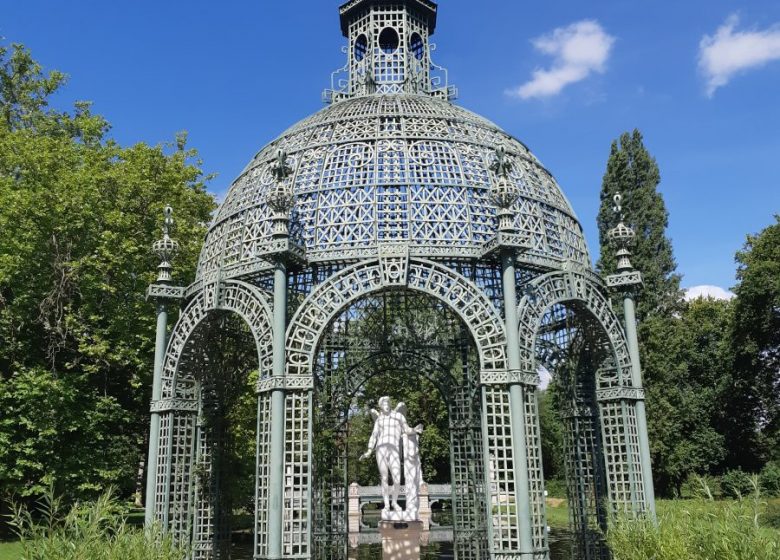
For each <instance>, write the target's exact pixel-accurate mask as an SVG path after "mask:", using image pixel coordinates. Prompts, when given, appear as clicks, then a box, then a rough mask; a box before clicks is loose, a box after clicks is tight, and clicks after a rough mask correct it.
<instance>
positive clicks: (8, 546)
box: [0, 542, 22, 560]
mask: <svg viewBox="0 0 780 560" xmlns="http://www.w3.org/2000/svg"><path fill="white" fill-rule="evenodd" d="M21 553H22V546H21V545H20V544H19V543H18V542H0V560H19V556H20V555H21Z"/></svg>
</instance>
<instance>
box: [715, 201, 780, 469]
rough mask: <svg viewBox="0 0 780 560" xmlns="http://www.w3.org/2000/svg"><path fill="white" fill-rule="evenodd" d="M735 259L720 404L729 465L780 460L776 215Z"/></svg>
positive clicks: (779, 231) (779, 225)
mask: <svg viewBox="0 0 780 560" xmlns="http://www.w3.org/2000/svg"><path fill="white" fill-rule="evenodd" d="M775 220H776V223H774V224H772V225H770V226H769V227H767V228H765V229H764V230H763V231H761V232H760V233H759V234H758V235H751V236H748V238H747V241H746V243H745V245H744V247H743V249H742V250H741V251H739V252H738V253H737V255H736V261H737V265H738V268H737V280H738V284H737V286H736V287H735V288H734V292H735V294H736V296H737V297H736V299H735V302H734V324H733V328H732V332H731V341H732V352H733V367H732V369H731V373H732V378H731V379H730V386H729V395H730V397H731V398H729V399H728V400H727V401H725V402H724V410H725V415H724V431H725V433H726V437H727V440H728V445H729V458H728V463H729V466H732V467H742V468H745V469H748V470H753V471H755V470H758V469H759V468H760V467H761V465H762V464H763V463H764V462H766V461H767V460H768V459H775V460H777V459H779V458H780V217H778V216H776V217H775Z"/></svg>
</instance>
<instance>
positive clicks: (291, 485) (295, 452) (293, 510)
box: [282, 391, 312, 558]
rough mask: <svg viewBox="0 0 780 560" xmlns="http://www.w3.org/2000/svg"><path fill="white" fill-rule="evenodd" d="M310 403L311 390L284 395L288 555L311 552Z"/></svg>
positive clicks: (285, 546)
mask: <svg viewBox="0 0 780 560" xmlns="http://www.w3.org/2000/svg"><path fill="white" fill-rule="evenodd" d="M311 406H312V403H311V393H309V392H308V391H288V392H287V394H286V395H285V417H284V418H285V426H284V445H285V452H284V495H283V498H282V510H283V520H282V553H283V554H284V556H285V557H288V558H291V557H294V558H306V557H308V556H309V555H310V554H311V550H310V541H309V537H310V531H311V507H312V504H311V503H310V497H311V470H310V468H311V429H312V410H311Z"/></svg>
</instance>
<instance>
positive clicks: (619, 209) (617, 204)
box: [612, 193, 623, 222]
mask: <svg viewBox="0 0 780 560" xmlns="http://www.w3.org/2000/svg"><path fill="white" fill-rule="evenodd" d="M612 200H614V201H615V205H614V206H613V207H612V211H613V212H614V213H615V214H617V215H618V221H620V222H622V221H623V206H622V205H621V204H620V203H621V202H622V201H623V195H621V194H620V193H617V194H615V196H613V197H612Z"/></svg>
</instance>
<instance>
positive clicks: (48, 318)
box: [0, 45, 214, 501]
mask: <svg viewBox="0 0 780 560" xmlns="http://www.w3.org/2000/svg"><path fill="white" fill-rule="evenodd" d="M64 81H65V77H64V76H63V75H62V74H61V73H58V72H52V73H50V74H48V75H45V74H44V73H43V72H42V69H41V67H40V65H39V64H37V63H36V62H35V61H34V60H33V59H32V57H31V55H30V54H29V52H28V51H27V50H26V49H24V47H22V46H20V45H14V46H13V47H12V49H10V50H9V49H7V48H0V230H2V231H3V232H4V234H3V235H2V236H0V401H2V420H1V421H0V488H2V492H3V495H2V496H0V501H2V499H4V498H7V497H8V495H9V494H11V493H17V494H21V495H31V496H32V495H35V494H38V493H39V492H40V490H41V488H42V487H43V486H46V485H48V484H49V483H50V482H51V483H52V484H54V486H55V489H56V491H58V492H60V493H62V492H67V493H69V494H70V495H83V494H85V493H90V492H92V491H95V490H97V489H98V488H100V487H104V486H105V485H107V484H116V485H119V486H120V487H122V488H123V489H125V490H127V481H128V480H130V481H132V476H128V474H127V473H128V472H133V470H134V466H135V465H136V464H137V462H138V460H139V458H140V457H141V456H142V455H143V454H144V447H143V436H144V434H145V432H146V431H147V430H148V402H149V398H150V391H151V370H152V354H153V348H154V328H155V321H154V308H153V306H152V305H151V304H150V303H147V302H146V301H145V300H144V292H145V289H146V287H147V285H148V284H149V283H150V282H152V281H153V280H154V278H155V268H156V266H157V264H158V263H157V262H156V257H155V256H154V255H153V254H151V251H150V246H151V244H152V242H153V241H154V240H155V239H157V238H159V237H160V222H161V215H162V209H163V207H164V206H165V205H166V204H171V205H173V206H174V208H175V209H176V218H177V227H176V237H177V238H178V240H179V241H180V243H181V245H182V251H181V255H180V257H179V258H178V260H177V268H176V270H177V271H178V273H179V275H180V280H181V281H183V282H186V281H187V280H188V279H189V278H190V277H191V274H192V271H193V269H194V265H195V262H196V259H197V255H198V251H199V245H200V241H201V239H202V237H203V234H204V231H205V229H204V228H205V226H204V224H206V223H207V221H208V220H209V217H210V213H211V212H212V210H213V208H214V201H213V198H212V197H211V196H210V195H208V194H207V193H206V190H205V184H204V180H205V178H204V177H203V175H202V172H201V170H200V167H199V165H200V162H199V161H197V160H196V159H195V156H196V154H195V152H194V151H193V150H190V149H187V148H186V137H185V136H184V135H183V134H182V135H179V136H178V137H177V139H176V142H175V145H171V146H149V145H147V144H144V143H139V144H136V145H134V146H130V147H122V146H119V145H118V144H117V143H116V142H114V141H113V140H112V139H111V138H110V137H109V136H108V130H109V126H108V124H107V123H106V121H105V120H104V119H103V118H102V117H99V116H97V115H93V114H92V113H91V112H90V109H89V104H87V103H79V104H77V106H76V107H75V110H74V112H73V114H68V113H67V112H62V111H58V110H55V109H53V108H51V107H50V106H49V98H50V96H51V94H52V93H54V92H56V91H57V90H58V88H60V87H61V86H62V85H63V84H64Z"/></svg>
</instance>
